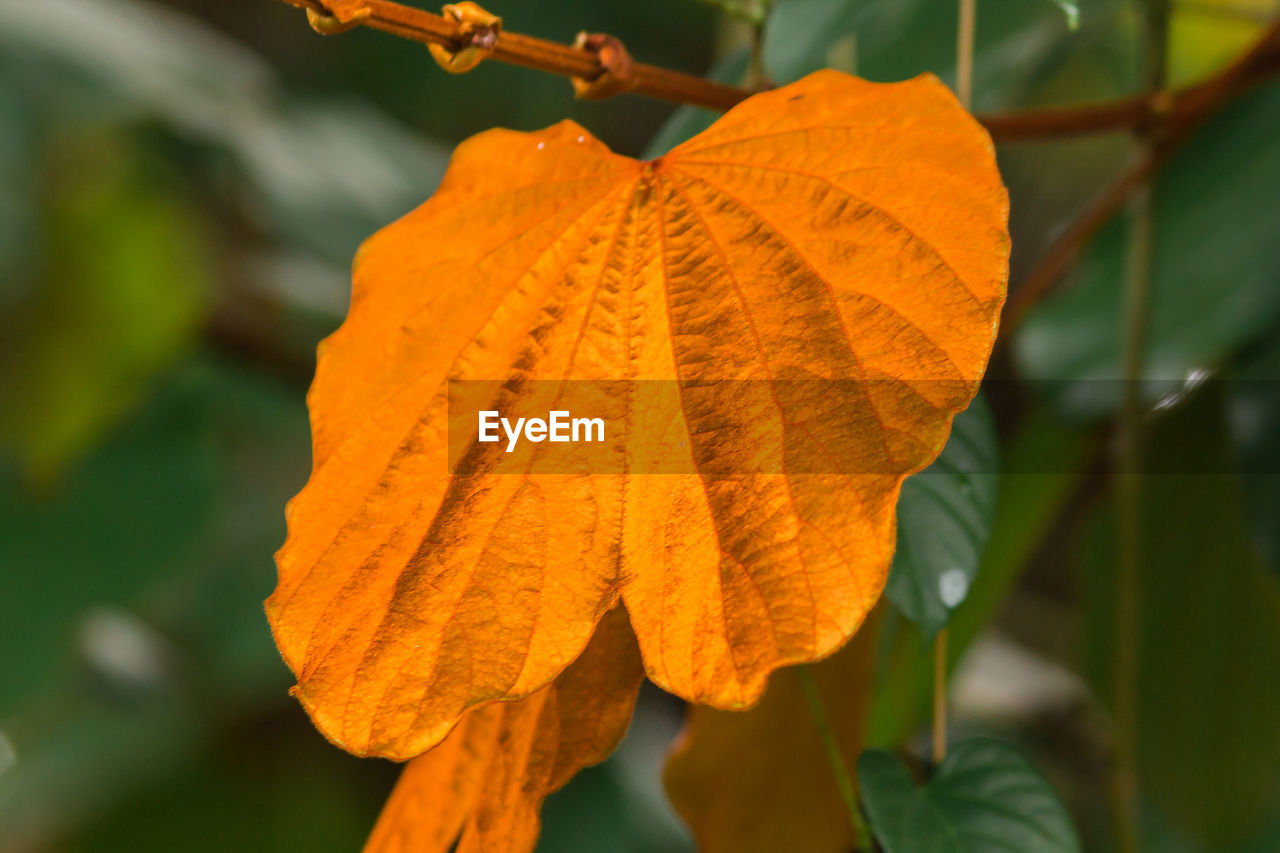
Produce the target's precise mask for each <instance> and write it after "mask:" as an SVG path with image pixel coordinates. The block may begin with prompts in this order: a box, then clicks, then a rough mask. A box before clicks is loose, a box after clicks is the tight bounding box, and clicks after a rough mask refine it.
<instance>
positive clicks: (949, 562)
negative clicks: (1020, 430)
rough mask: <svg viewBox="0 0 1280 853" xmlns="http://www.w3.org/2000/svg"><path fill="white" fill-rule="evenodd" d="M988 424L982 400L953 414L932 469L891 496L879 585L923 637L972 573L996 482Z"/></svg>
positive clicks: (954, 603) (939, 622) (947, 615)
mask: <svg viewBox="0 0 1280 853" xmlns="http://www.w3.org/2000/svg"><path fill="white" fill-rule="evenodd" d="M997 469H998V461H997V452H996V432H995V422H994V421H993V420H992V416H991V410H990V409H989V408H988V407H987V404H986V402H984V400H983V399H982V398H981V397H978V398H975V399H974V401H973V404H972V405H970V406H969V408H968V409H967V410H965V411H964V412H962V413H960V414H959V415H958V416H957V417H956V419H955V422H954V423H953V425H952V427H951V437H950V438H949V439H948V440H947V445H946V447H944V448H943V450H942V453H941V455H939V456H938V458H937V459H936V460H935V461H934V463H933V464H932V465H930V466H929V467H928V468H926V469H925V470H924V471H921V472H920V473H919V474H916V475H915V476H913V477H911V478H909V479H908V480H907V481H906V482H905V483H904V484H903V486H902V495H901V497H899V498H898V547H897V550H896V551H895V553H894V555H893V568H892V569H891V570H890V572H889V582H888V585H887V586H886V588H885V592H886V594H887V595H888V596H889V600H890V601H892V602H893V603H894V604H895V605H896V606H897V607H898V609H899V610H901V611H902V612H903V614H905V615H906V616H907V618H909V619H910V620H911V621H912V622H914V623H915V624H916V625H917V626H919V628H920V631H921V633H922V634H923V635H924V636H925V638H926V639H927V638H931V637H932V636H933V635H934V634H936V633H937V632H938V631H939V630H941V629H942V628H943V627H945V626H946V624H947V622H949V621H950V620H951V613H952V611H954V610H955V609H956V607H958V606H959V605H960V603H961V602H963V601H964V599H965V597H966V596H967V595H968V593H969V587H970V586H971V585H972V583H973V579H974V577H975V576H976V575H977V573H978V562H979V560H980V559H981V558H982V549H983V548H984V547H985V546H986V544H987V536H988V535H989V534H990V532H991V517H992V514H993V513H994V511H995V503H996V483H997V479H998V477H997Z"/></svg>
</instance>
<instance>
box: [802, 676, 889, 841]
mask: <svg viewBox="0 0 1280 853" xmlns="http://www.w3.org/2000/svg"><path fill="white" fill-rule="evenodd" d="M795 670H796V678H798V679H800V689H801V691H803V692H804V698H805V701H806V702H807V703H808V704H809V715H810V716H811V717H813V727H814V728H815V729H817V730H818V737H819V738H820V739H821V740H822V747H823V750H824V751H825V752H826V754H827V764H829V765H830V766H831V775H833V776H834V777H835V780H836V787H837V788H839V789H840V798H841V799H842V800H844V806H845V810H846V811H847V812H848V813H849V822H850V823H852V824H853V833H854V836H855V840H856V843H857V845H858V849H859V850H867V851H869V850H870V849H871V830H870V829H868V828H867V822H866V821H865V820H864V819H863V817H862V811H861V810H860V809H859V808H858V794H857V791H856V789H855V788H854V786H853V776H852V775H850V773H849V767H848V765H847V764H846V763H845V760H844V753H843V752H841V751H840V743H839V742H838V741H837V740H836V734H835V731H834V730H833V729H832V728H831V719H830V718H829V717H828V716H827V709H826V706H824V705H823V704H822V694H821V693H819V692H818V685H817V684H816V683H815V682H814V680H813V673H812V672H810V671H809V667H808V666H804V665H801V666H797V667H796V668H795Z"/></svg>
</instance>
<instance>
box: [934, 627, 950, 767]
mask: <svg viewBox="0 0 1280 853" xmlns="http://www.w3.org/2000/svg"><path fill="white" fill-rule="evenodd" d="M946 757H947V629H946V628H943V629H942V630H940V631H939V632H938V634H937V636H936V637H934V638H933V764H934V766H935V767H936V766H938V765H939V764H941V763H942V761H943V759H944V758H946Z"/></svg>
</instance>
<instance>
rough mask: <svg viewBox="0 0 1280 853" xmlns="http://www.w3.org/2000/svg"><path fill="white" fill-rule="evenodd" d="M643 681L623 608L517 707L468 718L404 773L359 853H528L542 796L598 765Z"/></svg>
mask: <svg viewBox="0 0 1280 853" xmlns="http://www.w3.org/2000/svg"><path fill="white" fill-rule="evenodd" d="M643 678H644V670H643V668H642V666H641V664H640V652H639V649H637V648H636V642H635V637H634V635H633V634H632V633H631V628H630V627H629V626H628V624H627V617H626V612H625V611H624V610H623V609H622V608H620V607H619V608H615V609H614V610H612V611H610V612H609V613H608V614H606V615H605V617H604V619H603V620H601V622H600V626H599V627H598V628H597V629H596V633H595V636H594V637H593V638H592V640H591V642H590V643H589V644H588V645H587V648H586V651H584V652H583V653H582V657H580V658H578V660H577V661H575V662H574V663H573V664H571V665H570V666H569V668H568V669H566V670H565V671H564V672H563V673H561V675H560V677H559V678H557V679H556V680H555V681H553V682H552V683H551V684H550V685H548V686H546V687H544V688H542V689H541V690H539V691H537V692H536V693H534V694H532V695H531V696H528V697H527V698H525V699H521V700H519V701H516V702H495V703H492V704H489V705H485V706H483V707H480V708H476V709H474V710H472V711H470V712H468V713H467V715H466V716H465V717H463V718H462V721H461V722H460V723H459V724H458V727H457V728H456V729H454V730H453V732H452V733H450V735H449V736H448V737H447V738H445V740H444V742H443V743H441V744H440V745H439V746H437V747H436V748H435V749H433V750H431V751H430V752H428V753H427V754H426V755H423V756H421V757H419V758H415V759H414V760H413V761H412V762H410V763H409V764H408V766H406V767H405V770H404V772H403V773H402V774H401V776H400V781H399V782H398V783H397V784H396V788H395V790H394V791H393V792H392V794H391V799H390V800H389V801H388V802H387V805H386V806H385V808H384V809H383V811H382V815H381V817H380V818H379V819H378V824H377V826H376V827H374V830H373V835H372V837H370V839H369V843H368V844H367V845H366V846H365V853H410V851H412V853H432V851H440V853H445V851H448V850H450V849H451V845H452V844H453V842H454V840H455V839H456V838H457V837H458V834H459V832H461V833H462V838H461V841H460V842H459V845H458V848H457V849H458V853H466V851H479V850H506V851H509V853H521V851H530V850H533V847H534V842H535V841H536V840H537V838H538V829H539V820H538V812H539V809H540V808H541V806H542V801H543V799H545V798H546V796H547V795H548V794H550V793H552V792H554V791H556V790H557V789H559V788H560V787H562V786H563V785H564V784H565V783H566V782H567V781H569V778H570V777H571V776H573V774H574V773H576V772H577V771H578V770H579V769H581V768H583V767H586V766H587V765H590V764H596V763H598V762H600V761H603V760H604V758H605V757H606V756H607V755H608V754H609V753H610V752H612V751H613V748H614V747H615V746H617V744H618V741H619V740H621V739H622V735H623V733H624V732H625V731H626V728H627V723H628V722H629V721H630V719H631V710H632V707H633V706H634V705H635V700H636V692H637V691H638V690H639V688H640V682H641V681H642V680H643Z"/></svg>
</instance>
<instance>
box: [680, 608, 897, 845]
mask: <svg viewBox="0 0 1280 853" xmlns="http://www.w3.org/2000/svg"><path fill="white" fill-rule="evenodd" d="M874 649H875V631H874V630H864V631H860V632H859V633H858V635H857V636H856V637H854V638H853V640H852V641H851V642H850V643H849V644H848V645H846V646H845V647H844V648H842V649H841V650H840V651H838V652H836V653H835V654H834V655H832V656H831V657H829V658H827V659H826V660H824V661H822V662H820V663H817V664H815V665H814V666H813V667H812V669H811V672H812V675H813V681H814V684H815V685H816V687H817V689H818V692H819V694H820V695H821V697H822V701H823V706H824V708H825V709H826V712H827V717H828V718H829V720H830V723H831V727H832V732H833V734H834V735H835V737H836V740H837V741H838V742H839V744H840V748H841V752H842V753H843V757H844V762H845V767H846V768H848V770H849V772H850V774H852V772H853V768H854V766H855V764H856V762H857V760H858V754H859V753H860V752H861V751H862V746H863V731H864V726H865V724H866V719H867V711H868V702H869V700H870V697H871V676H872V669H873V667H872V653H873V651H874ZM664 781H665V782H666V787H667V794H668V796H669V797H670V798H671V802H672V804H673V805H674V806H675V807H676V811H678V812H679V813H680V816H681V817H683V818H684V820H685V822H686V823H688V824H689V828H690V829H691V830H693V834H694V837H695V838H696V839H697V842H698V845H697V846H698V850H700V851H702V853H774V852H775V851H778V850H803V851H805V853H843V851H847V850H853V849H854V848H855V846H856V844H855V842H856V840H857V839H856V838H855V835H854V830H853V824H852V823H851V822H850V820H849V814H848V811H847V810H846V807H845V804H844V801H843V800H842V799H841V797H840V793H839V789H838V788H837V786H836V782H835V778H834V776H833V774H832V771H831V768H830V764H829V762H828V759H827V755H826V750H825V748H824V746H823V744H822V741H821V739H820V737H819V735H818V730H817V728H816V727H815V725H814V721H813V715H812V713H811V712H810V710H809V704H808V702H807V701H806V699H805V696H804V693H803V691H802V690H801V687H800V681H799V678H798V676H797V675H796V672H795V670H794V669H787V670H783V671H782V672H779V673H777V674H776V675H775V676H774V677H773V678H772V679H770V681H769V687H768V689H767V690H765V693H764V696H763V697H762V698H761V699H760V702H759V703H758V704H757V705H756V706H755V707H753V708H751V709H750V710H748V711H719V710H716V709H714V708H707V707H700V706H695V707H693V708H691V709H690V711H689V724H688V726H687V727H686V729H685V732H684V734H683V735H682V736H681V739H680V743H679V745H678V746H677V747H676V751H675V752H674V753H673V754H672V755H671V757H670V758H669V759H668V760H667V767H666V772H665V773H664Z"/></svg>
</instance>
